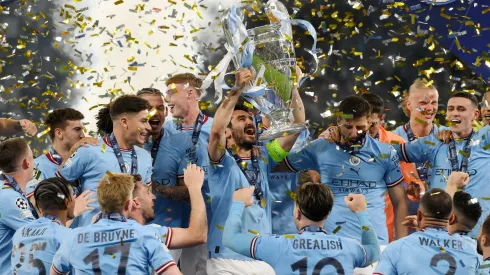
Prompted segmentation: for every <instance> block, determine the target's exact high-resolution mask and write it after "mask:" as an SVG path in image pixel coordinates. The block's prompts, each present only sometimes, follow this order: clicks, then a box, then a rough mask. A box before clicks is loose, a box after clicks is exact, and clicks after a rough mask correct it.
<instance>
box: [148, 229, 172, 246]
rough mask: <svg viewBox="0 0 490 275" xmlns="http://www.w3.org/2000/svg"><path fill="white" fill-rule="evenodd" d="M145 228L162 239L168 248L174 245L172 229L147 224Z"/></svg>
mask: <svg viewBox="0 0 490 275" xmlns="http://www.w3.org/2000/svg"><path fill="white" fill-rule="evenodd" d="M145 227H146V228H148V229H149V230H151V231H153V233H154V235H155V236H156V237H157V238H158V239H160V241H161V242H162V243H164V244H165V246H166V247H167V248H168V247H170V246H171V245H172V234H173V232H172V228H170V227H166V226H161V225H159V224H147V225H145Z"/></svg>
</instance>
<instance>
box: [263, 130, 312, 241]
mask: <svg viewBox="0 0 490 275" xmlns="http://www.w3.org/2000/svg"><path fill="white" fill-rule="evenodd" d="M308 138H309V132H308V130H304V131H303V132H301V134H300V135H299V137H298V139H297V140H296V142H295V143H294V146H293V148H292V149H291V151H290V153H295V152H298V151H299V150H301V149H302V148H303V147H305V146H306V144H307V141H308ZM297 186H298V173H295V172H276V173H270V174H269V190H270V192H271V201H270V203H271V206H272V234H277V235H281V234H290V233H296V232H297V231H298V229H297V228H296V225H295V224H294V218H293V211H294V201H293V199H292V194H294V192H295V191H296V187H297Z"/></svg>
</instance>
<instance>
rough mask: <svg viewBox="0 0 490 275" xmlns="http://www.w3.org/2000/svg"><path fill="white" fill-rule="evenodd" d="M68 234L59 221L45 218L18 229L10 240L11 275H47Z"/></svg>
mask: <svg viewBox="0 0 490 275" xmlns="http://www.w3.org/2000/svg"><path fill="white" fill-rule="evenodd" d="M69 234H70V229H68V228H66V227H64V226H62V225H61V222H60V221H59V220H57V219H51V218H46V217H43V218H39V219H38V220H35V221H32V222H30V223H28V224H26V225H24V226H23V227H21V228H19V229H18V230H17V231H16V232H15V235H14V238H13V240H12V245H13V249H12V257H11V263H12V273H13V274H19V275H21V274H32V275H38V274H48V273H49V269H50V268H51V263H52V262H53V257H54V254H55V253H56V251H58V248H59V247H60V244H61V242H62V241H63V238H65V237H66V236H68V235H69Z"/></svg>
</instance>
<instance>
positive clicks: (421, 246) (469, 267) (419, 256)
mask: <svg viewBox="0 0 490 275" xmlns="http://www.w3.org/2000/svg"><path fill="white" fill-rule="evenodd" d="M479 266H480V263H479V258H478V254H477V252H476V242H475V241H474V240H472V239H471V238H469V237H468V236H462V235H460V234H453V235H449V234H448V233H447V231H446V230H445V229H441V228H425V230H424V231H420V232H415V233H413V234H411V235H409V236H407V237H404V238H401V239H399V240H396V241H394V242H392V243H390V244H389V245H388V246H387V247H386V248H385V250H384V251H383V253H382V254H381V258H380V260H379V262H378V264H377V265H376V268H375V271H374V274H377V275H391V274H393V275H394V274H414V275H415V274H424V275H431V274H434V275H435V274H454V275H468V274H476V273H477V272H478V268H479Z"/></svg>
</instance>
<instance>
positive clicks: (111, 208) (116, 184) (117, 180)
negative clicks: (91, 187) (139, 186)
mask: <svg viewBox="0 0 490 275" xmlns="http://www.w3.org/2000/svg"><path fill="white" fill-rule="evenodd" d="M133 190H134V177H133V176H131V175H129V174H123V173H110V172H107V174H105V175H104V177H103V178H102V179H101V180H100V182H99V186H98V187H97V200H98V201H99V204H100V210H101V211H102V212H104V213H121V212H122V211H123V209H124V204H125V203H126V201H127V200H129V199H131V197H132V194H133Z"/></svg>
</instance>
